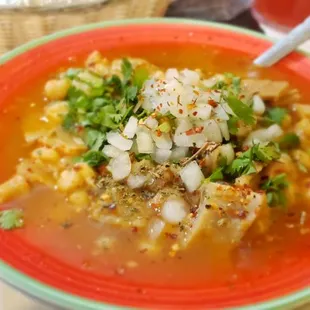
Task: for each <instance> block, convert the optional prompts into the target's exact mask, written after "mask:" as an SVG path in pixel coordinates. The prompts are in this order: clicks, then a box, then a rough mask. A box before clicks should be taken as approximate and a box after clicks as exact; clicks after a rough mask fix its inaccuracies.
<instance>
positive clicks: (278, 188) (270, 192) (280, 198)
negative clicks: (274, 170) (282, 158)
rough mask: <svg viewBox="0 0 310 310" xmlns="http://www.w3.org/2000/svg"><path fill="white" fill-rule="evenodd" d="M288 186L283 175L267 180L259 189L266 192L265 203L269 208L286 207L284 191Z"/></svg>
mask: <svg viewBox="0 0 310 310" xmlns="http://www.w3.org/2000/svg"><path fill="white" fill-rule="evenodd" d="M288 186H289V182H288V181H287V176H286V174H285V173H281V174H279V175H277V176H275V177H273V178H269V179H268V180H267V181H265V182H264V183H263V184H262V185H261V189H263V190H265V191H266V195H267V202H268V205H269V206H270V207H274V206H279V205H282V206H285V205H286V197H285V189H286V188H287V187H288Z"/></svg>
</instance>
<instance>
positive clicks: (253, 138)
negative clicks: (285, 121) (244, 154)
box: [243, 124, 283, 146]
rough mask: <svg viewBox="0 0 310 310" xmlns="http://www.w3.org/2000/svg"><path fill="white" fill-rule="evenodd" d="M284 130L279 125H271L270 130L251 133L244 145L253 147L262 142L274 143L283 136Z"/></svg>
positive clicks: (265, 129)
mask: <svg viewBox="0 0 310 310" xmlns="http://www.w3.org/2000/svg"><path fill="white" fill-rule="evenodd" d="M282 134H283V130H282V128H281V127H280V126H279V125H278V124H274V125H271V126H270V127H268V128H264V129H258V130H255V131H253V132H251V133H250V134H249V135H248V137H247V138H246V139H245V141H244V143H243V145H245V146H251V145H253V144H257V143H260V142H269V141H273V140H275V139H277V138H279V137H280V136H282Z"/></svg>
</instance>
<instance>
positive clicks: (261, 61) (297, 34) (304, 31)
mask: <svg viewBox="0 0 310 310" xmlns="http://www.w3.org/2000/svg"><path fill="white" fill-rule="evenodd" d="M308 39H310V16H309V17H308V18H306V19H305V20H304V21H303V22H302V23H301V24H299V25H298V26H296V27H295V28H294V29H293V30H292V31H291V32H289V33H288V35H286V36H285V37H284V38H283V39H281V40H279V41H278V42H277V43H276V44H275V45H273V46H272V47H271V48H270V49H268V50H267V51H266V52H264V53H263V54H262V55H260V56H259V57H257V58H256V59H255V60H254V64H255V65H257V66H261V67H270V66H272V65H273V64H275V63H276V62H278V61H279V60H280V59H281V58H283V57H285V56H286V55H288V54H289V53H291V52H292V51H293V50H294V49H296V48H297V47H298V46H299V45H300V44H302V43H304V42H305V41H307V40H308Z"/></svg>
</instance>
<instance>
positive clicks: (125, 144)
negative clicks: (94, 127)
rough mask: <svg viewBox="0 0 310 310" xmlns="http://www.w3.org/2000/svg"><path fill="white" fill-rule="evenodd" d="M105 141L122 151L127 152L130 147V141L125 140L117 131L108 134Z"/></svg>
mask: <svg viewBox="0 0 310 310" xmlns="http://www.w3.org/2000/svg"><path fill="white" fill-rule="evenodd" d="M107 141H108V142H109V143H110V144H111V145H113V146H115V147H116V148H118V149H120V150H122V151H128V150H130V148H131V147H132V140H129V139H126V138H125V137H123V136H122V135H121V134H120V133H119V132H117V131H110V132H108V133H107Z"/></svg>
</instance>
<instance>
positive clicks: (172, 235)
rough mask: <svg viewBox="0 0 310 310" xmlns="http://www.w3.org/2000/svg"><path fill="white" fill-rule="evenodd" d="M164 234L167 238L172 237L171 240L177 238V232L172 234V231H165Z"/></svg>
mask: <svg viewBox="0 0 310 310" xmlns="http://www.w3.org/2000/svg"><path fill="white" fill-rule="evenodd" d="M165 236H166V237H167V238H170V239H173V240H175V239H176V238H178V235H177V234H172V233H167V232H166V233H165Z"/></svg>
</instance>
